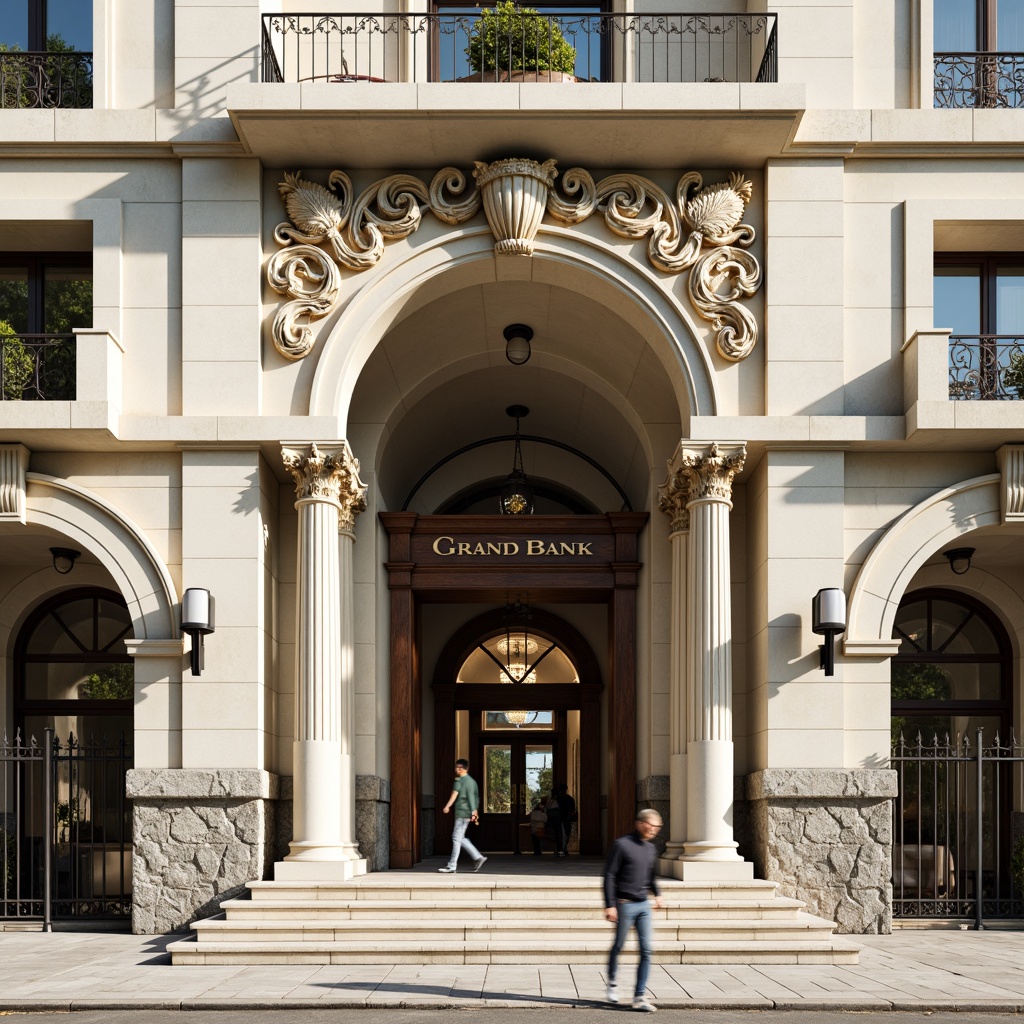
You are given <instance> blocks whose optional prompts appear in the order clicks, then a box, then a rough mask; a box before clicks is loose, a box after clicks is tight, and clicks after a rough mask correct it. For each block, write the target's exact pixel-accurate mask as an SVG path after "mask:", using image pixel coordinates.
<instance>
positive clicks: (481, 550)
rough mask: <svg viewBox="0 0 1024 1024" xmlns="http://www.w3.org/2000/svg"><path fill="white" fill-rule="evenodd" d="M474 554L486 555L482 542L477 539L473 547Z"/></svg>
mask: <svg viewBox="0 0 1024 1024" xmlns="http://www.w3.org/2000/svg"><path fill="white" fill-rule="evenodd" d="M473 554H474V555H486V554H487V552H486V551H485V550H484V546H483V544H481V543H480V542H479V541H477V544H476V547H474V548H473Z"/></svg>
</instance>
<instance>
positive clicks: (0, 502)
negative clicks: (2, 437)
mask: <svg viewBox="0 0 1024 1024" xmlns="http://www.w3.org/2000/svg"><path fill="white" fill-rule="evenodd" d="M27 472H28V449H27V448H26V447H25V446H24V445H23V444H2V445H0V522H8V523H11V522H13V523H21V524H22V525H23V526H24V524H25V516H26V502H25V474H26V473H27Z"/></svg>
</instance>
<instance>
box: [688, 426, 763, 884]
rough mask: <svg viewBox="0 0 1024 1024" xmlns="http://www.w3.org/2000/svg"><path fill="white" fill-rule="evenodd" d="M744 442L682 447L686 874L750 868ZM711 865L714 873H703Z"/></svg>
mask: <svg viewBox="0 0 1024 1024" xmlns="http://www.w3.org/2000/svg"><path fill="white" fill-rule="evenodd" d="M744 458H745V447H744V446H743V445H741V444H712V445H710V446H709V447H689V446H686V445H683V446H682V447H681V449H680V464H681V468H682V470H683V471H684V472H685V473H686V475H687V476H688V478H689V501H688V502H687V509H688V511H689V513H690V551H689V558H688V560H687V562H688V564H687V567H686V580H687V583H686V645H687V650H688V658H687V709H686V716H685V719H686V730H687V744H686V771H687V798H686V808H687V821H686V843H685V848H684V853H683V855H682V858H681V859H680V861H679V864H680V866H681V872H682V877H684V878H685V877H688V876H690V875H693V876H694V877H730V876H731V872H732V871H733V870H734V869H733V868H732V865H736V868H735V870H736V871H742V874H744V875H746V874H749V868H750V866H749V865H745V864H743V861H742V859H741V858H740V856H739V854H738V853H737V852H736V847H737V844H736V842H735V841H734V840H733V829H732V801H733V771H734V768H733V763H734V756H733V742H732V612H731V602H732V597H731V573H730V566H729V512H730V510H731V509H732V500H731V496H732V481H733V477H734V476H735V475H736V474H737V473H738V472H739V471H740V470H741V469H742V468H743V462H744ZM704 870H707V871H709V872H710V875H703V874H701V872H702V871H704Z"/></svg>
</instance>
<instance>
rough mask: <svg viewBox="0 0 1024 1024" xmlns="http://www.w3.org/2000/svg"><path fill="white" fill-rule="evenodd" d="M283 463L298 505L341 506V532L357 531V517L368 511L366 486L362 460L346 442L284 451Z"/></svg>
mask: <svg viewBox="0 0 1024 1024" xmlns="http://www.w3.org/2000/svg"><path fill="white" fill-rule="evenodd" d="M281 460H282V462H284V466H285V469H287V470H288V472H289V473H291V475H292V479H293V480H294V481H295V496H296V505H298V503H299V502H301V501H328V502H331V503H332V504H335V505H337V506H338V512H339V517H340V518H339V523H338V529H339V531H341V532H342V533H346V532H351V531H352V530H353V529H354V528H355V521H356V516H357V515H358V514H359V513H360V512H364V511H365V510H366V484H364V483H363V482H362V480H360V479H359V460H358V459H357V458H355V456H353V454H352V450H351V449H350V448H349V446H348V443H347V442H346V441H342V442H341V443H340V444H331V445H323V446H319V445H317V444H316V442H313V443H312V444H311V445H309V446H308V448H307V446H306V445H301V446H295V447H284V446H283V447H282V448H281Z"/></svg>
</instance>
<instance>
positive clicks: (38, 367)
mask: <svg viewBox="0 0 1024 1024" xmlns="http://www.w3.org/2000/svg"><path fill="white" fill-rule="evenodd" d="M0 356H2V358H0V401H6V402H28V401H37V402H57V401H65V402H68V401H72V400H73V399H74V397H75V390H76V381H75V358H76V348H75V336H74V335H73V334H0Z"/></svg>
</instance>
